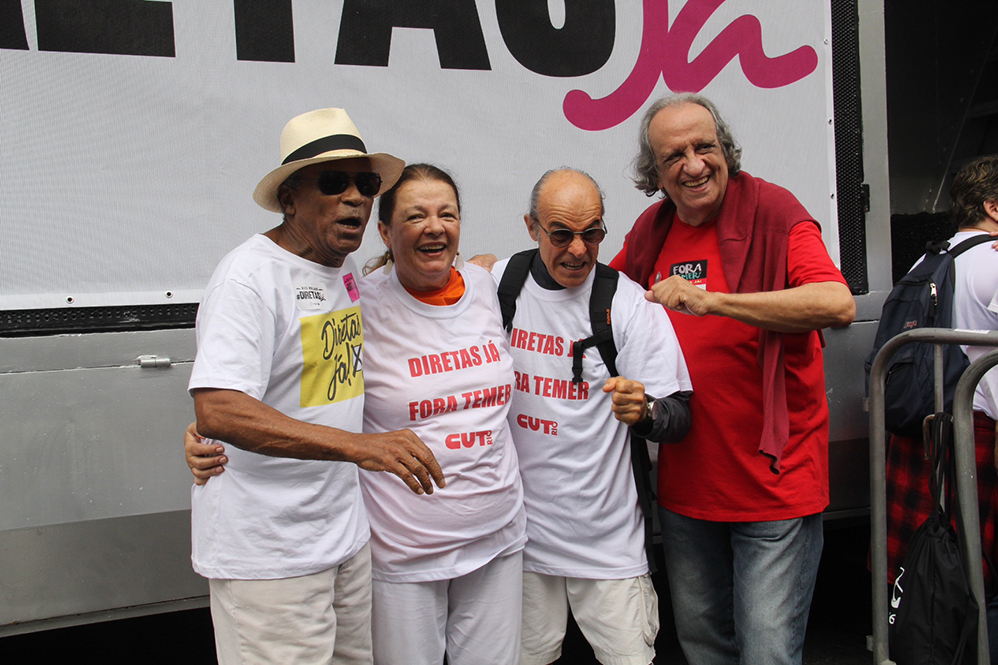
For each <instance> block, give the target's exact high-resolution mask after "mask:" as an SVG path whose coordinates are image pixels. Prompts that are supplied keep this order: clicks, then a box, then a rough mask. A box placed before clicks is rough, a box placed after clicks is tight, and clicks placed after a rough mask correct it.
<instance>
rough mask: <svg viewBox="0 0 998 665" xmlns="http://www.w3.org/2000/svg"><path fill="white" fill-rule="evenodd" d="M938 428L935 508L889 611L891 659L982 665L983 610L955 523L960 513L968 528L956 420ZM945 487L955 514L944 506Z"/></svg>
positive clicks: (943, 420)
mask: <svg viewBox="0 0 998 665" xmlns="http://www.w3.org/2000/svg"><path fill="white" fill-rule="evenodd" d="M932 428H933V435H932V439H933V442H934V444H935V445H934V450H933V453H932V476H931V479H930V481H929V487H930V490H931V493H932V505H933V509H932V512H931V513H930V514H929V516H928V517H927V518H926V520H925V521H924V522H923V523H922V525H921V526H919V527H918V529H917V530H916V531H915V534H914V535H913V536H912V538H911V542H910V544H909V546H908V552H907V553H906V554H905V557H904V561H903V562H902V563H901V571H900V573H899V574H898V577H897V580H896V581H895V583H894V589H893V592H892V593H891V599H890V609H889V610H888V633H889V638H890V639H889V643H890V656H891V660H893V661H894V662H896V663H897V665H959V664H960V663H971V662H976V658H975V655H976V653H977V622H978V620H979V616H980V609H979V607H978V604H977V601H976V600H975V599H974V594H973V592H972V591H971V588H970V580H969V576H968V575H967V570H966V568H965V566H964V563H963V561H964V558H963V554H962V553H963V541H962V540H960V539H959V538H958V537H957V533H956V531H955V530H954V528H953V525H952V523H951V521H950V518H951V515H956V517H957V523H958V524H960V525H961V528H962V525H963V521H962V520H961V519H960V512H959V503H958V502H957V501H955V494H956V492H955V491H953V488H954V485H953V483H954V481H955V480H956V473H955V468H954V462H953V444H952V431H953V418H952V416H949V415H947V414H943V413H940V414H938V415H937V416H936V418H935V420H934V421H933V423H932ZM943 485H945V486H946V489H947V491H946V494H947V495H948V496H947V498H948V501H947V504H946V505H947V506H948V507H950V506H951V507H952V508H951V510H952V512H951V510H947V509H943V508H942V507H940V505H939V497H940V493H941V487H942V486H943Z"/></svg>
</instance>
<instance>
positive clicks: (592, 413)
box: [492, 260, 692, 579]
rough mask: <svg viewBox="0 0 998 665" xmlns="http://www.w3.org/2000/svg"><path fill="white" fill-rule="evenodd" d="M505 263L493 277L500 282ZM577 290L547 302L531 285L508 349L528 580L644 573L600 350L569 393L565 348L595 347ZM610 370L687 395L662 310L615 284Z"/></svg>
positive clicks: (621, 435)
mask: <svg viewBox="0 0 998 665" xmlns="http://www.w3.org/2000/svg"><path fill="white" fill-rule="evenodd" d="M507 263H508V261H505V260H504V261H500V262H499V263H497V264H496V265H495V267H494V268H493V270H492V276H493V278H495V280H496V281H497V283H498V281H499V280H500V279H501V278H502V273H503V272H504V271H505V269H506V265H507ZM595 275H596V271H595V270H593V271H592V272H591V273H590V274H589V277H588V278H587V279H586V281H585V283H584V284H583V285H582V286H579V287H577V288H572V289H561V290H548V289H545V288H543V287H541V286H539V285H538V284H537V283H536V282H535V281H534V279H533V277H532V276H528V277H527V281H526V283H525V284H524V285H523V290H522V291H521V292H520V296H519V297H518V298H517V303H516V314H515V316H514V317H513V330H512V333H511V340H510V341H511V346H512V352H513V362H514V367H515V368H516V384H515V386H514V390H513V406H512V409H510V415H509V422H510V427H511V429H512V430H513V437H514V440H515V442H516V450H517V455H518V457H519V458H520V475H521V477H522V479H523V489H524V503H525V505H526V508H527V538H528V541H527V547H526V548H525V549H524V552H523V569H524V570H526V571H530V572H536V573H542V574H546V575H558V576H563V577H577V578H587V579H626V578H629V577H636V576H638V575H642V574H644V573H646V572H648V562H647V559H646V556H645V549H644V530H643V529H644V527H643V522H642V517H641V511H640V508H639V506H638V496H637V490H636V488H635V485H634V476H633V472H632V469H631V457H630V448H629V445H630V444H629V443H628V428H627V426H626V425H624V424H623V423H621V422H620V421H618V420H617V419H616V418H614V417H613V412H612V410H611V406H612V394H607V393H604V392H603V384H604V383H605V382H606V380H607V379H608V378H610V373H609V371H608V370H607V368H606V365H605V364H604V363H603V358H602V356H601V355H600V353H599V350H597V349H596V348H595V347H593V348H590V349H588V350H587V351H586V353H585V358H584V360H583V365H582V367H583V372H582V376H583V380H584V383H583V384H581V385H580V386H577V385H575V384H573V383H572V356H571V342H572V341H573V340H579V339H583V338H586V337H589V336H590V335H592V326H591V323H590V320H589V297H590V294H591V292H592V287H593V281H594V279H595ZM611 323H612V327H613V340H614V343H615V345H616V347H617V360H616V364H617V370H618V372H620V375H621V376H623V377H624V378H627V379H633V380H637V381H640V382H641V383H643V384H644V386H645V390H646V392H647V393H648V394H649V395H652V396H654V397H666V396H668V395H671V394H672V393H674V392H677V391H680V390H692V387H691V385H690V379H689V373H688V372H687V370H686V362H685V360H684V359H683V355H682V351H681V350H680V348H679V342H678V341H677V339H676V334H675V332H674V331H673V329H672V324H671V323H670V322H669V317H668V315H667V314H666V313H665V310H664V309H663V308H662V307H660V306H657V305H653V304H652V303H650V302H648V301H646V300H645V299H644V290H643V289H641V288H640V287H639V286H638V285H637V284H635V283H634V282H633V281H631V280H630V279H628V278H627V277H626V276H624V275H620V278H619V282H618V284H617V291H616V293H615V294H614V297H613V303H612V308H611Z"/></svg>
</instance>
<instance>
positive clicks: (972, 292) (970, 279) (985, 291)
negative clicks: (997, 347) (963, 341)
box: [949, 231, 998, 419]
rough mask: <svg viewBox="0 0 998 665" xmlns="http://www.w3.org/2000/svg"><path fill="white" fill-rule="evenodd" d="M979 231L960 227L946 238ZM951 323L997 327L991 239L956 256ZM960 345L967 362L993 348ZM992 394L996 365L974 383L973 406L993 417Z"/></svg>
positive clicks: (997, 279) (997, 277) (997, 280)
mask: <svg viewBox="0 0 998 665" xmlns="http://www.w3.org/2000/svg"><path fill="white" fill-rule="evenodd" d="M979 233H984V231H961V232H959V233H957V234H956V235H955V236H953V237H952V238H950V241H949V244H950V247H955V246H956V245H957V244H959V243H961V242H963V241H964V240H966V239H967V238H972V237H973V236H974V235H976V234H979ZM953 325H954V326H955V327H956V328H962V329H964V330H998V253H996V252H995V250H994V249H992V248H991V243H987V242H985V243H981V244H980V245H977V246H976V247H971V248H970V249H968V250H967V251H965V252H964V253H963V254H960V255H959V256H958V257H956V285H955V290H954V299H953ZM961 348H963V352H964V353H966V354H967V358H969V359H970V361H971V362H973V361H974V360H976V359H977V358H980V357H981V356H983V355H984V354H985V353H987V352H988V351H992V350H993V347H988V346H970V347H968V346H964V347H961ZM996 396H998V367H995V368H993V369H991V370H989V371H988V373H987V374H985V375H984V378H982V379H981V382H980V383H978V384H977V390H976V391H975V393H974V410H975V411H983V412H984V413H986V414H987V415H988V417H990V418H992V419H994V418H995V414H998V407H996V399H995V398H996Z"/></svg>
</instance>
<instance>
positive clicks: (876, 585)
mask: <svg viewBox="0 0 998 665" xmlns="http://www.w3.org/2000/svg"><path fill="white" fill-rule="evenodd" d="M916 342H922V343H927V344H933V345H934V346H935V379H936V380H935V391H936V407H937V409H936V410H937V411H942V410H943V409H942V404H943V379H942V372H943V369H942V345H944V344H965V345H968V346H994V347H998V331H978V330H947V329H939V328H923V329H920V330H911V331H908V332H904V333H901V334H900V335H897V336H896V337H894V338H892V339H891V340H890V341H888V342H887V343H886V344H884V346H883V347H882V348H881V349H880V352H879V353H878V354H877V357H876V358H875V359H874V361H873V366H872V368H871V369H870V403H869V406H870V531H871V541H870V547H871V552H870V555H871V556H870V567H871V572H872V585H873V642H872V645H871V648H872V651H873V662H874V665H894V663H893V661H891V660H890V658H889V657H888V654H889V646H890V645H889V643H888V636H887V631H888V600H887V596H888V588H889V587H888V583H887V580H888V577H887V497H886V490H887V456H886V437H887V431H886V428H885V424H884V374H885V372H886V370H887V365H888V363H889V362H890V360H891V358H892V357H893V356H894V354H895V353H896V352H897V351H898V349H900V348H901V347H902V346H904V345H905V344H911V343H916ZM995 365H998V350H995V351H989V352H988V353H987V354H985V355H984V356H982V357H980V358H978V359H977V360H975V361H974V362H972V363H971V364H970V367H968V368H967V369H966V371H964V373H963V375H962V376H961V377H960V381H959V383H958V384H957V388H956V393H955V394H954V398H953V431H954V450H955V452H954V461H955V464H956V475H957V478H956V490H957V500H958V501H959V502H960V512H961V514H962V516H963V521H964V524H963V525H962V528H961V529H960V533H961V535H962V538H963V544H964V556H965V557H966V559H967V560H966V561H965V562H964V563H965V564H966V566H967V570H968V571H969V574H970V578H971V579H970V584H971V590H972V591H973V593H974V597H975V598H976V600H977V603H978V605H979V607H980V615H979V620H978V625H977V662H978V663H979V665H987V664H988V663H989V662H990V660H989V656H988V633H987V617H986V612H985V606H984V570H983V565H982V563H981V557H980V555H979V554H977V553H978V552H980V551H981V530H980V521H979V518H978V509H977V462H976V458H975V454H974V420H973V408H974V407H973V400H974V390H975V389H976V387H977V383H978V382H979V381H980V380H981V377H983V376H984V374H985V373H986V372H987V371H988V370H989V369H991V367H993V366H995ZM926 483H928V479H926Z"/></svg>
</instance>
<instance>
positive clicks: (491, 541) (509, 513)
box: [361, 265, 526, 583]
mask: <svg viewBox="0 0 998 665" xmlns="http://www.w3.org/2000/svg"><path fill="white" fill-rule="evenodd" d="M461 275H462V277H463V278H464V283H465V293H464V295H463V296H462V297H461V299H460V300H459V301H458V302H457V303H455V304H453V305H448V306H434V305H429V304H426V303H422V302H420V301H419V300H417V299H415V298H413V297H412V296H411V295H409V293H408V292H406V290H405V289H404V288H403V287H402V285H401V284H400V283H399V281H398V277H397V276H396V274H395V272H394V270H391V269H389V270H388V271H387V272H386V270H384V269H382V270H378V271H375V272H374V273H372V274H370V275H368V276H367V277H366V278H364V280H362V282H361V289H362V290H363V293H364V335H365V343H366V345H367V349H368V353H367V356H366V360H365V364H364V379H365V385H366V392H367V394H366V398H365V399H366V405H365V410H364V431H365V432H382V431H391V430H397V429H402V428H409V429H411V430H412V431H413V432H415V433H416V434H417V435H418V436H419V437H420V439H421V440H422V441H423V443H425V444H426V445H427V446H428V447H429V448H430V450H432V451H433V454H434V455H435V456H436V458H437V461H438V462H439V463H440V466H441V468H442V469H443V472H444V477H445V479H446V481H447V486H446V487H444V488H441V489H435V491H434V493H433V494H432V495H424V496H417V495H416V494H414V493H413V492H412V490H410V489H409V488H408V487H407V486H406V485H405V484H404V483H403V482H402V481H401V480H400V479H399V478H398V477H396V476H394V475H392V474H388V473H376V472H365V471H361V484H362V487H363V491H364V498H365V501H366V504H367V510H368V516H369V518H370V521H371V532H372V537H371V555H372V568H373V571H372V575H373V577H374V578H375V579H377V580H381V581H385V582H395V583H410V582H426V581H432V580H441V579H451V578H455V577H460V576H461V575H465V574H467V573H470V572H472V571H474V570H476V569H478V568H480V567H482V566H483V565H485V564H486V563H488V562H489V561H491V560H492V559H494V558H496V557H497V556H502V555H505V554H510V553H513V552H516V551H518V550H520V549H522V547H523V544H524V542H525V540H526V535H525V524H524V523H525V517H524V511H523V490H522V487H521V484H520V476H519V473H518V472H517V456H516V449H515V448H514V447H513V442H512V439H511V436H510V430H509V427H508V425H507V423H506V414H507V412H508V410H509V400H510V397H511V393H512V387H513V386H512V383H513V360H512V357H511V356H510V352H509V345H508V344H507V342H506V338H505V336H504V334H503V330H502V320H501V318H500V316H499V304H498V303H499V301H498V298H497V296H496V290H495V285H494V284H493V282H492V279H491V277H490V276H489V274H488V273H487V272H486V271H485V270H483V269H481V268H479V267H478V266H474V265H467V266H465V267H464V268H462V269H461Z"/></svg>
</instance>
